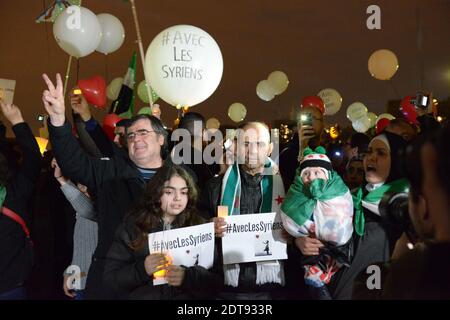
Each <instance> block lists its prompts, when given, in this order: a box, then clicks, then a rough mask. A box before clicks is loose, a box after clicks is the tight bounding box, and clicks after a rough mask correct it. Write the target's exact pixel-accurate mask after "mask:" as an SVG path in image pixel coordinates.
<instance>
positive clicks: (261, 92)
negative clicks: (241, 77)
mask: <svg viewBox="0 0 450 320" xmlns="http://www.w3.org/2000/svg"><path fill="white" fill-rule="evenodd" d="M256 94H257V95H258V97H260V98H261V99H262V100H264V101H270V100H272V99H273V98H274V97H275V92H274V89H273V88H272V87H271V86H270V83H269V81H267V80H262V81H260V82H258V84H257V85H256Z"/></svg>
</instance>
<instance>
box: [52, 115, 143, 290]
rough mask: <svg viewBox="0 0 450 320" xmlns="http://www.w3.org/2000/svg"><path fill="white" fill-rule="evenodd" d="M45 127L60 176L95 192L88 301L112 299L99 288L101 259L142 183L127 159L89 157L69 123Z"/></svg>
mask: <svg viewBox="0 0 450 320" xmlns="http://www.w3.org/2000/svg"><path fill="white" fill-rule="evenodd" d="M48 127H49V133H50V141H51V143H52V146H53V152H54V154H55V157H56V160H57V161H58V164H59V166H60V167H61V170H62V172H63V175H64V176H67V177H69V178H70V179H72V180H74V181H77V182H81V183H82V184H84V185H86V186H87V187H88V188H89V189H91V190H94V192H95V193H96V209H97V212H98V221H97V223H98V245H97V248H96V250H95V253H94V256H93V260H92V264H91V267H90V269H89V276H88V279H87V285H86V288H87V292H88V297H89V298H111V297H110V296H108V293H107V292H105V291H104V290H103V289H104V288H103V285H102V275H103V270H104V259H105V256H106V253H107V252H108V249H109V247H110V246H111V243H112V240H113V237H114V233H115V231H116V229H117V227H118V226H119V225H120V223H121V222H122V220H123V217H124V215H125V213H126V212H127V211H128V210H129V209H131V207H132V205H133V204H134V203H136V201H137V200H138V199H139V198H140V197H141V195H142V193H143V191H144V187H145V181H144V180H143V179H142V178H141V177H140V175H139V170H138V169H137V167H136V165H135V164H134V163H133V162H132V161H131V160H129V159H128V158H127V157H122V156H116V157H112V158H111V160H101V159H98V158H92V157H89V156H88V155H87V154H86V153H85V152H84V151H83V150H82V148H81V147H80V146H79V144H78V142H77V140H76V139H75V138H74V137H73V135H72V131H71V126H70V124H69V123H68V122H66V123H65V124H64V125H63V126H61V127H54V126H52V125H51V123H50V122H49V126H48Z"/></svg>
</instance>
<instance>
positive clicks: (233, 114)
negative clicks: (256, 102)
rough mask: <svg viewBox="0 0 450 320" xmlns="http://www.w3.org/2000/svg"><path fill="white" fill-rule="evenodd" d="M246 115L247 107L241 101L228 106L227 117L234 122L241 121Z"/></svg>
mask: <svg viewBox="0 0 450 320" xmlns="http://www.w3.org/2000/svg"><path fill="white" fill-rule="evenodd" d="M246 115H247V108H246V107H245V106H244V105H243V104H242V103H239V102H235V103H233V104H232V105H231V106H230V107H229V108H228V117H230V119H231V120H233V121H234V122H241V121H242V120H244V119H245V116H246Z"/></svg>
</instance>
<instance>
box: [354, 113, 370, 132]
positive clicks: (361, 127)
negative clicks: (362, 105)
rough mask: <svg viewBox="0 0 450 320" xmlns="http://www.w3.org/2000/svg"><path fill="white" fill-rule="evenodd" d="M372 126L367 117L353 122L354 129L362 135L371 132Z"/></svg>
mask: <svg viewBox="0 0 450 320" xmlns="http://www.w3.org/2000/svg"><path fill="white" fill-rule="evenodd" d="M370 125H371V123H370V119H369V118H368V117H367V115H366V116H363V117H361V118H359V119H358V120H356V121H353V122H352V127H353V129H355V131H357V132H361V133H365V132H366V131H367V130H369V129H370Z"/></svg>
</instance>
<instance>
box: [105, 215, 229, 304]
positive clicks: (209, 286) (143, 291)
mask: <svg viewBox="0 0 450 320" xmlns="http://www.w3.org/2000/svg"><path fill="white" fill-rule="evenodd" d="M162 230H163V226H162V224H161V225H160V226H159V227H158V228H155V229H154V230H151V231H150V233H153V232H159V231H162ZM135 238H136V229H135V227H133V225H132V224H131V223H130V222H129V221H127V222H124V223H123V224H121V225H120V227H119V228H118V229H117V232H116V235H115V238H114V241H113V244H112V246H111V248H110V250H109V252H108V255H107V259H106V267H105V274H104V282H105V284H106V285H108V287H110V288H111V289H112V290H113V291H115V294H116V296H119V297H122V298H129V299H132V300H178V299H214V297H215V295H216V293H217V292H218V290H220V288H221V287H222V283H223V279H222V278H221V276H220V275H219V274H218V272H217V270H215V269H214V270H207V269H205V268H203V267H201V266H193V267H187V268H186V269H185V277H184V280H183V283H182V285H181V286H180V287H172V286H169V285H167V284H164V285H159V286H154V285H153V279H152V277H151V276H149V275H148V274H147V273H146V271H145V266H144V261H145V258H146V257H147V256H148V255H149V254H150V253H149V248H148V245H144V246H143V248H142V249H140V250H138V251H135V250H133V249H131V248H130V246H129V244H130V243H131V242H132V241H133V240H134V239H135Z"/></svg>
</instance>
